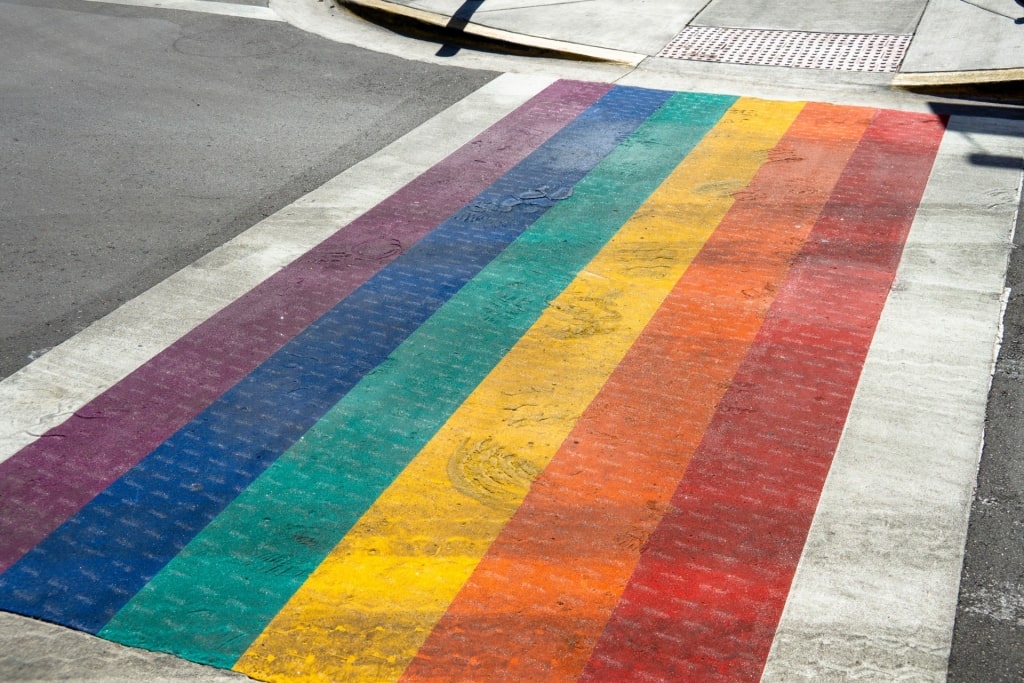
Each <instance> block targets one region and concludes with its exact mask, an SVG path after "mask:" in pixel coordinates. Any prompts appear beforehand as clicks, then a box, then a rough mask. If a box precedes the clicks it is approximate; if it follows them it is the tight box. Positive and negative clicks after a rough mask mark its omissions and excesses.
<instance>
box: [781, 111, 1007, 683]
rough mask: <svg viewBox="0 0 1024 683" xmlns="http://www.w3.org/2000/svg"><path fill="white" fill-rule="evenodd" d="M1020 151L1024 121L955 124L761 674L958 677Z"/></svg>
mask: <svg viewBox="0 0 1024 683" xmlns="http://www.w3.org/2000/svg"><path fill="white" fill-rule="evenodd" d="M1022 155H1024V122H1020V121H1005V120H996V119H987V120H986V119H974V118H960V117H953V118H952V119H951V121H950V123H949V126H948V130H947V132H946V135H945V138H944V139H943V142H942V146H941V147H940V149H939V154H938V157H937V159H936V162H935V168H934V171H933V173H932V176H931V180H930V181H929V184H928V188H927V190H926V191H925V195H924V198H923V199H922V203H921V209H920V210H919V211H918V215H917V218H916V219H915V221H914V225H913V227H912V229H911V232H910V237H909V238H908V240H907V246H906V251H905V254H904V258H903V262H902V263H901V265H900V268H899V270H898V272H897V276H896V287H895V288H894V291H893V293H892V295H891V296H890V297H889V301H888V303H887V304H886V309H885V311H884V312H883V315H882V318H881V320H880V322H879V324H878V329H877V330H876V332H875V337H874V340H873V342H872V347H871V350H870V351H869V353H868V357H867V361H866V363H865V366H864V372H863V375H862V377H861V382H860V386H859V387H858V389H857V394H856V396H855V397H854V400H853V404H852V406H851V408H850V417H849V420H848V421H847V425H846V432H845V434H844V436H843V440H842V442H841V443H840V445H839V448H838V450H837V451H836V455H835V460H834V462H833V464H832V470H831V472H830V473H829V477H828V480H827V482H826V484H825V488H824V490H823V491H822V496H821V502H820V504H819V506H818V510H817V513H816V515H815V520H814V524H813V525H812V526H811V530H810V534H809V536H808V539H807V544H806V546H805V548H804V552H803V555H802V557H801V559H800V566H799V569H798V570H797V574H796V578H795V579H794V581H793V586H792V588H791V590H790V594H789V598H788V602H787V604H786V608H785V611H784V613H783V616H782V620H781V622H780V623H779V628H778V632H777V633H776V635H775V642H774V644H773V646H772V653H771V656H770V657H769V659H768V664H767V666H766V668H765V672H764V680H765V681H773V682H774V681H778V682H780V683H781V682H783V681H785V682H786V683H788V682H790V681H820V680H829V679H843V680H855V679H858V678H865V677H871V676H878V673H877V672H894V673H893V675H892V676H891V678H895V677H896V673H895V672H898V673H899V676H900V677H902V679H904V680H922V681H923V680H934V681H944V680H945V679H946V662H947V658H948V655H949V649H950V642H951V640H952V635H953V617H954V614H955V611H956V602H957V584H958V582H959V577H960V569H961V562H962V558H963V548H964V543H965V539H966V535H967V513H968V511H969V509H970V504H971V499H972V496H973V487H974V482H975V481H976V478H977V467H978V455H979V452H980V448H981V443H982V438H983V434H984V417H985V402H986V398H987V395H988V387H989V381H990V377H991V367H992V362H993V346H994V343H995V342H996V341H997V338H996V335H997V332H998V330H999V324H1000V320H1001V318H1002V309H1001V305H1000V299H1001V295H1002V293H1003V274H1004V272H1005V268H1006V262H1007V258H1008V254H1009V250H1010V245H1011V243H1012V238H1011V233H1012V230H1013V226H1014V224H1015V222H1016V220H1015V215H1016V212H1017V207H1018V203H1019V199H1020V194H1019V190H1020V185H1021V168H1020V159H1021V157H1022ZM1007 160H1016V164H1013V163H1010V164H1007V163H1006V162H1007ZM993 161H994V162H996V163H992V162H993ZM1000 161H1001V162H1002V163H999V162H1000ZM951 207H956V208H955V210H954V209H951ZM883 675H884V676H886V677H890V676H889V674H887V673H886V674H883Z"/></svg>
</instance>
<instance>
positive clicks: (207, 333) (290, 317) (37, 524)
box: [0, 82, 608, 569]
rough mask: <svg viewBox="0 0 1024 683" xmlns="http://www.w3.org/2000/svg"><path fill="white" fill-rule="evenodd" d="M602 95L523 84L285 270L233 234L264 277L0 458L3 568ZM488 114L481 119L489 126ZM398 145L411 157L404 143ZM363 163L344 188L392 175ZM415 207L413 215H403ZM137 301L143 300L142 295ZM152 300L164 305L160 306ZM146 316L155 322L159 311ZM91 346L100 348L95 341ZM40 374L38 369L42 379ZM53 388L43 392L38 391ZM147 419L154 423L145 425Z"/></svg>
mask: <svg viewBox="0 0 1024 683" xmlns="http://www.w3.org/2000/svg"><path fill="white" fill-rule="evenodd" d="M527 85H529V84H527ZM503 87H504V89H505V90H506V91H510V92H511V93H512V94H513V96H514V95H515V93H516V92H517V91H520V88H521V87H522V86H520V85H518V84H517V83H515V82H511V83H509V82H505V83H504V84H503ZM607 90H608V86H605V85H601V84H579V83H576V84H574V83H565V82H560V83H557V84H555V85H553V86H549V87H547V88H546V89H544V90H543V91H541V92H540V93H537V94H535V90H534V89H526V90H525V93H524V94H523V95H522V96H520V99H526V98H527V97H528V96H530V95H533V96H534V97H533V99H532V100H531V101H529V102H526V103H524V104H522V106H520V107H518V108H516V109H514V110H513V112H512V113H511V114H509V115H508V116H507V117H505V118H504V120H501V121H499V122H497V123H495V124H494V127H493V128H491V129H490V130H486V131H485V132H483V133H481V134H480V135H479V136H477V137H476V138H475V139H471V140H470V141H469V142H468V143H467V144H466V145H465V146H464V147H463V148H462V149H461V150H455V151H453V154H452V156H451V157H450V158H447V159H443V160H441V161H440V162H439V163H438V164H436V165H435V166H434V167H432V168H429V169H427V170H426V171H425V172H424V173H422V174H421V175H419V176H418V177H416V176H414V177H412V178H410V181H411V182H409V184H408V185H407V186H405V187H402V186H401V185H399V186H398V187H396V188H394V189H395V190H396V192H395V193H394V194H393V195H392V196H390V197H387V196H385V197H384V198H383V201H382V202H381V203H380V204H379V205H377V206H376V207H373V206H372V205H371V206H368V207H367V209H369V211H368V212H367V213H365V214H364V215H362V216H360V217H358V218H356V219H355V220H354V221H353V222H352V223H350V224H349V225H348V226H347V227H346V228H345V229H344V230H341V231H339V232H337V233H336V234H334V235H331V236H329V237H328V238H327V239H326V240H325V241H324V242H322V243H320V244H319V245H317V244H315V243H314V244H310V245H308V247H307V248H308V249H309V251H308V252H307V253H306V254H305V255H304V256H302V257H301V258H299V259H298V260H296V261H294V262H292V263H291V264H281V265H287V267H286V268H284V269H282V270H280V271H278V272H277V273H274V271H275V270H277V267H275V263H274V262H273V260H271V259H270V258H268V256H267V255H266V254H263V253H252V252H255V249H254V247H253V246H252V245H250V244H248V243H245V237H246V236H243V237H242V238H239V240H238V241H239V242H243V243H244V244H245V246H244V247H242V249H241V250H242V251H244V252H245V253H246V254H247V255H251V257H252V258H253V259H255V260H257V261H258V263H249V262H248V260H243V262H244V264H245V267H246V270H255V269H256V268H257V266H262V267H266V268H269V269H270V270H269V271H268V272H267V273H266V274H267V275H269V276H270V277H269V278H268V279H267V280H266V281H265V282H263V283H262V284H259V285H258V286H257V287H256V288H255V289H253V290H251V291H250V292H249V293H248V294H245V295H244V296H242V297H240V298H239V299H238V300H237V301H236V302H235V303H233V304H230V305H228V306H227V307H226V308H224V309H222V310H220V311H219V312H216V314H215V315H214V316H213V317H211V318H210V319H209V320H207V321H206V322H205V323H203V324H201V325H199V326H198V327H197V328H196V329H194V330H192V331H186V332H187V333H186V334H185V336H184V337H182V338H181V339H180V340H178V341H176V342H174V343H172V344H171V345H170V346H169V347H168V348H166V349H165V350H164V351H163V352H162V353H160V354H159V355H157V356H156V357H155V358H153V359H152V360H150V361H149V362H148V363H146V364H144V365H143V366H141V367H140V368H138V369H137V370H135V371H134V372H132V373H131V374H129V375H128V376H127V377H125V378H124V379H123V380H121V381H120V382H118V383H116V384H114V385H113V386H111V387H110V388H109V389H108V390H106V391H105V392H104V393H102V394H101V395H100V396H99V397H97V398H95V399H93V400H92V401H90V402H88V403H85V404H84V405H81V406H72V407H71V410H73V415H72V416H71V418H70V419H69V420H68V421H66V422H65V423H63V424H61V425H59V426H57V427H55V428H52V429H51V430H49V431H48V432H47V433H46V434H45V435H44V436H42V437H41V438H39V439H37V440H35V441H34V442H32V443H30V444H28V445H27V446H25V447H24V448H22V449H21V450H20V451H18V452H17V454H16V456H15V457H11V458H9V459H7V460H5V461H4V462H0V537H2V538H3V539H4V542H3V543H2V544H0V569H4V568H6V567H8V566H10V565H11V564H12V563H14V562H15V561H17V560H18V559H19V558H20V557H21V556H22V555H24V553H26V552H27V551H28V550H29V549H31V548H32V547H33V546H34V545H35V544H37V543H38V542H39V541H40V540H42V539H43V538H44V537H45V536H46V535H47V534H49V533H50V532H52V531H53V530H54V529H56V528H57V527H58V526H60V525H61V524H62V523H64V522H65V521H66V520H67V519H68V518H69V517H70V516H71V515H73V514H74V513H75V512H77V511H78V510H79V509H80V508H81V507H82V506H83V505H85V504H86V503H87V502H88V501H89V500H91V499H92V498H94V497H95V496H96V495H97V494H98V493H99V492H100V491H102V490H103V489H104V488H106V487H107V486H109V485H110V484H111V483H112V482H113V481H114V480H115V479H117V478H118V477H119V476H121V475H122V474H123V473H124V472H125V471H127V470H128V469H129V468H130V467H132V466H133V465H135V464H136V463H137V462H138V461H139V460H141V459H142V458H143V457H144V456H145V455H147V454H148V453H150V452H151V451H152V450H153V449H155V448H156V447H157V446H159V445H160V444H161V443H162V442H163V441H164V440H166V439H167V438H168V437H170V436H171V435H172V434H174V432H175V431H177V430H178V429H180V428H181V427H182V426H184V425H185V424H186V423H187V422H188V421H189V420H192V419H193V418H194V417H195V416H196V415H197V414H198V413H199V412H201V411H202V410H203V409H204V408H206V407H207V405H209V403H210V402H211V401H213V400H214V399H215V398H216V397H217V396H219V395H221V394H222V393H223V392H225V391H226V390H227V389H229V388H230V387H231V386H233V385H234V384H235V383H237V382H238V381H239V380H240V379H242V378H243V377H245V376H246V375H247V374H248V373H249V372H251V371H252V370H253V369H255V368H256V367H257V366H258V365H259V364H260V363H261V362H263V361H264V360H266V358H268V357H269V356H270V354H271V353H273V352H274V351H276V350H277V349H278V348H279V347H280V346H281V345H282V344H283V343H284V342H285V341H287V340H288V339H291V338H292V337H294V336H295V335H296V334H298V332H300V331H301V330H303V329H304V328H305V327H307V326H308V325H309V324H310V323H311V322H312V321H314V320H315V319H316V318H318V317H319V316H321V315H322V314H323V313H324V312H325V311H327V310H328V309H329V308H330V307H331V306H334V305H335V304H336V303H337V302H338V301H339V300H340V299H341V298H343V297H344V296H345V295H346V294H348V293H350V292H351V291H352V290H353V289H355V288H356V287H357V286H359V285H360V284H362V283H363V282H365V280H366V279H368V278H369V277H370V276H372V275H373V274H374V273H375V272H377V271H378V270H379V269H380V268H381V267H383V266H384V265H386V264H387V263H389V262H390V261H391V260H393V259H394V258H395V257H396V256H397V255H398V254H399V253H400V252H401V250H403V249H406V248H408V247H409V246H411V245H412V244H413V243H415V241H416V240H418V239H419V238H420V237H422V235H424V234H425V233H426V232H427V231H429V230H430V229H432V228H433V227H435V226H436V225H437V224H438V223H440V222H441V221H442V220H444V219H445V218H447V217H448V216H450V215H451V214H452V213H454V212H455V211H457V210H458V209H459V208H460V207H461V206H463V205H464V204H465V203H466V202H468V201H470V200H471V199H472V198H473V197H475V196H476V195H477V194H479V193H480V192H481V191H482V190H483V189H484V188H486V186H487V185H489V184H490V183H491V182H493V181H494V180H495V179H497V178H498V177H500V176H501V175H502V174H503V173H505V172H506V171H508V170H509V169H510V168H512V167H513V166H514V165H515V164H516V163H519V162H520V161H521V160H522V159H523V158H524V157H525V156H526V155H527V154H528V153H529V152H530V151H532V150H533V149H535V148H536V147H537V146H538V145H539V144H540V143H541V142H543V141H544V140H546V139H547V138H548V137H550V135H552V134H553V133H554V132H555V131H557V130H559V129H560V128H561V127H562V126H563V125H564V124H565V123H567V122H568V121H570V120H571V119H572V118H573V117H575V116H576V115H577V114H579V112H581V111H582V110H583V109H584V108H585V107H586V106H589V105H590V104H591V103H593V102H594V101H595V100H596V99H597V98H598V97H599V96H600V95H602V94H604V93H605V92H607ZM520 92H521V91H520ZM515 102H516V100H513V103H515ZM467 104H468V105H470V106H474V107H477V108H479V109H480V110H483V111H484V112H485V113H486V112H487V109H488V103H487V102H476V101H474V100H473V99H470V100H468V101H467ZM475 111H476V110H474V113H475ZM502 111H503V113H504V110H502ZM453 115H458V117H459V121H460V124H464V125H471V124H472V118H471V117H470V116H468V115H466V114H465V113H458V114H456V112H453ZM484 121H485V125H486V124H489V123H490V121H488V120H487V119H484ZM428 134H431V133H428ZM432 137H436V135H432ZM513 141H514V142H515V144H512V142H513ZM416 144H419V145H423V144H424V142H423V141H419V142H418V143H416ZM441 149H444V147H441ZM396 153H398V154H401V155H402V156H403V157H413V156H414V154H413V152H412V151H410V150H406V149H404V147H400V148H399V149H398V150H396ZM384 156H385V158H386V155H384ZM396 165H397V164H396V163H392V164H390V168H388V169H387V171H388V172H389V173H392V174H395V171H394V170H393V168H394V167H395V166H396ZM369 166H370V167H371V170H370V173H369V177H362V179H361V180H354V179H353V180H349V178H351V177H352V176H353V175H355V174H356V173H357V171H358V170H359V169H355V170H354V171H353V172H352V173H350V174H348V175H343V180H342V182H345V181H348V182H363V183H370V182H371V180H372V181H373V182H374V183H384V182H385V179H384V178H383V174H384V171H385V169H382V168H380V164H379V162H376V163H373V164H369ZM355 177H356V178H358V177H361V176H359V175H355ZM399 177H401V176H399ZM341 191H343V190H342V189H341V188H327V189H326V191H318V192H317V193H313V194H312V195H310V197H309V198H307V199H305V200H303V201H302V202H301V203H302V205H303V206H302V207H299V208H295V209H289V210H286V211H292V212H293V213H294V214H295V215H296V217H295V218H293V219H289V218H288V217H287V216H275V217H272V218H271V219H268V222H269V223H272V224H275V225H276V224H281V223H284V224H285V225H286V226H287V227H286V231H287V232H290V233H294V224H293V222H292V221H299V222H301V224H302V225H303V226H304V228H305V227H307V226H308V225H309V223H310V222H312V221H313V220H315V219H313V218H312V217H311V216H310V215H309V214H311V213H313V212H325V211H326V212H329V214H331V215H334V214H337V215H338V216H339V218H340V217H341V216H343V212H342V211H341V209H342V208H343V207H339V206H338V205H337V204H338V203H339V202H338V198H337V196H336V195H337V194H338V193H339V192H341ZM357 194H358V195H359V196H358V197H356V198H355V200H354V201H358V200H359V199H360V198H361V196H362V195H364V194H368V193H367V192H366V191H364V190H360V191H358V192H357ZM410 205H414V206H416V208H417V211H415V212H409V211H408V210H407V209H408V207H409V206H410ZM320 220H321V221H322V220H323V219H322V218H321V219H320ZM265 239H267V240H273V241H274V242H275V243H277V244H280V243H282V242H284V241H285V240H286V239H287V237H286V235H282V234H275V235H271V236H268V237H267V238H265ZM275 248H276V249H279V248H278V247H275ZM232 249H235V247H233V246H232V245H230V244H229V245H228V246H227V247H226V248H225V251H226V252H227V254H226V255H224V256H221V257H220V258H221V259H222V260H226V259H229V258H232V257H235V258H237V256H236V255H235V251H232ZM236 251H237V249H236ZM214 256H215V258H216V257H217V256H218V255H217V254H215V255H214ZM278 267H279V266H278ZM198 270H200V271H202V274H200V275H194V276H193V278H194V279H199V280H201V281H200V282H198V283H191V284H188V285H187V286H185V287H182V289H185V290H187V291H192V290H194V289H196V288H200V287H209V286H211V284H216V283H215V282H214V283H211V282H210V281H209V279H210V278H209V276H208V275H206V273H209V272H210V271H212V270H214V268H212V267H209V266H203V265H201V266H200V267H199V268H198ZM188 274H189V272H186V273H185V275H186V276H187V275H188ZM227 276H229V277H230V276H231V274H230V273H229V274H228V275H227ZM178 277H180V276H178ZM312 285H315V286H312ZM141 298H142V299H144V300H145V299H148V295H144V296H143V297H141ZM150 305H151V306H154V307H160V306H165V305H166V303H165V302H161V301H152V302H151V303H150ZM144 319H145V321H146V322H147V324H148V323H149V322H150V320H151V316H148V317H145V318H144ZM120 324H122V325H126V326H127V325H128V323H127V322H122V323H120ZM136 324H141V322H137V323H136ZM73 344H74V340H73V341H72V343H71V344H70V345H73ZM89 349H94V347H93V346H91V345H90V344H89V343H88V342H87V343H86V350H89ZM62 351H64V350H62ZM98 351H102V349H98ZM65 352H66V351H65ZM111 353H112V354H113V352H111ZM196 368H201V369H202V370H201V372H202V376H201V380H200V381H196V377H195V373H196ZM46 382H47V377H46V376H45V375H44V377H42V378H41V380H40V381H39V382H38V384H40V385H43V384H45V383H46ZM49 391H51V390H50V389H44V388H43V387H42V386H40V388H39V389H36V390H35V391H34V392H33V393H36V394H40V393H42V394H46V393H49ZM33 402H35V401H33ZM61 403H62V404H63V401H62V402H61ZM140 423H144V424H145V425H146V428H145V429H138V428H137V426H138V425H139V424H140Z"/></svg>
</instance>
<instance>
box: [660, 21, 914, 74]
mask: <svg viewBox="0 0 1024 683" xmlns="http://www.w3.org/2000/svg"><path fill="white" fill-rule="evenodd" d="M910 38H911V36H905V35H873V34H865V33H809V32H806V31H766V30H760V29H746V28H717V27H713V26H688V27H686V28H684V29H683V30H682V32H680V33H679V35H677V36H676V37H675V38H673V39H672V42H671V43H669V44H668V45H666V46H665V49H663V50H662V51H661V52H659V53H658V56H659V57H669V58H671V59H690V60H694V61H700V62H727V63H730V64H756V65H760V66H788V67H794V68H798V69H835V70H839V71H876V72H885V71H896V70H897V69H899V66H900V62H902V61H903V56H904V55H905V54H906V52H907V48H908V47H909V46H910Z"/></svg>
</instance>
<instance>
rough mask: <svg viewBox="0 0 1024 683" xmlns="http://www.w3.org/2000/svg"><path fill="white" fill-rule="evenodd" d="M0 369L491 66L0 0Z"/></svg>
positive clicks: (214, 23)
mask: <svg viewBox="0 0 1024 683" xmlns="http://www.w3.org/2000/svg"><path fill="white" fill-rule="evenodd" d="M0 64H3V67H2V68H0V92H2V93H3V96H2V98H0V178H3V182H2V184H0V273H3V277H2V278H0V377H6V376H8V375H10V374H11V373H13V372H15V371H16V370H18V369H19V368H21V367H23V366H24V365H26V364H28V363H29V362H30V361H31V360H32V359H33V358H35V357H37V356H38V355H40V354H41V353H43V352H45V351H46V350H47V349H49V348H51V347H53V346H55V345H56V344H59V343H60V342H61V341H63V340H64V339H66V338H68V337H70V336H72V335H73V334H75V333H77V332H78V331H80V330H82V329H83V328H85V327H86V326H88V325H89V324H90V323H91V322H93V321H94V320H96V319H98V318H100V317H102V316H103V315H105V314H106V313H108V312H110V311H111V310H113V309H115V308H117V307H118V306H119V305H120V304H122V303H124V302H125V301H127V300H129V299H131V298H133V297H135V296H136V295H138V294H139V293H141V292H143V291H145V290H147V289H148V288H150V287H152V286H153V285H155V284H156V283H158V282H160V281H162V280H163V279H164V278H166V277H167V276H168V275H170V274H171V273H174V272H176V271H177V270H179V269H180V268H182V267H183V266H185V265H187V264H188V263H191V262H192V261H194V260H195V259H196V258H198V257H199V256H201V255H202V254H204V253H206V252H208V251H209V250H211V249H213V248H214V247H216V246H218V245H220V244H222V243H223V242H224V241H226V240H228V239H230V238H231V237H233V236H234V235H236V234H238V233H239V232H241V231H243V230H245V229H246V228H248V227H250V226H252V225H253V224H254V223H256V222H258V221H259V220H260V219H262V218H263V217H265V216H267V215H269V214H271V213H273V212H274V211H275V210H277V209H279V208H281V207H282V206H286V205H287V204H289V203H291V202H292V201H294V200H295V199H296V198H298V197H300V196H302V195H303V194H305V193H306V192H308V191H310V190H312V189H314V188H316V187H318V186H319V185H321V184H322V183H324V182H325V181H326V180H328V179H329V178H332V177H334V176H335V175H337V174H338V173H340V172H341V171H343V170H344V169H345V168H347V167H349V166H351V165H352V164H354V163H356V162H357V161H359V160H361V159H363V158H365V157H367V156H369V155H371V154H372V153H373V152H375V151H377V150H378V149H380V148H381V147H383V146H384V145H386V144H388V143H389V142H391V141H392V140H394V139H395V138H397V137H399V136H400V135H402V134H403V133H405V132H407V131H408V130H410V129H412V128H413V127H415V126H416V125H418V124H419V123H421V122H422V121H424V120H426V119H428V118H430V117H431V116H433V115H434V114H436V113H437V112H439V111H441V110H442V109H444V108H445V107H447V106H449V105H450V104H452V103H453V102H456V101H458V100H459V99H461V98H462V97H463V96H465V95H466V94H468V93H469V92H471V91H473V90H475V89H476V88H478V87H479V86H480V85H481V84H483V83H484V82H486V81H487V80H489V79H490V78H492V76H493V74H491V73H487V72H482V71H468V70H464V69H455V68H443V67H437V66H432V65H428V64H423V63H420V62H411V61H405V60H402V59H399V58H397V57H391V56H387V55H382V54H380V53H374V52H368V51H366V50H361V49H358V48H354V47H349V46H345V45H341V44H338V43H334V42H331V41H328V40H325V39H323V38H319V37H317V36H314V35H311V34H308V33H305V32H303V31H300V30H298V29H296V28H293V27H292V26H290V25H288V24H285V23H283V22H276V21H264V20H258V19H245V18H238V17H230V16H216V15H212V14H200V13H195V12H182V11H169V10H158V9H149V8H142V7H129V6H121V5H112V4H101V3H94V2H85V1H82V0H28V1H24V2H22V1H18V2H0Z"/></svg>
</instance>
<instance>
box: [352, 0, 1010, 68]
mask: <svg viewBox="0 0 1024 683" xmlns="http://www.w3.org/2000/svg"><path fill="white" fill-rule="evenodd" d="M341 3H342V5H344V6H345V7H347V8H349V9H351V10H353V11H355V12H356V13H359V14H361V15H363V16H365V17H367V18H370V19H371V20H373V21H376V22H378V23H382V24H385V25H389V26H393V27H395V28H396V29H398V30H407V31H413V32H416V33H419V34H427V35H431V36H433V37H435V38H436V39H439V40H445V39H449V40H451V41H452V42H453V43H454V44H460V43H466V42H469V43H472V44H481V43H482V44H483V45H484V46H493V47H496V49H499V50H500V49H502V48H503V47H504V48H505V49H509V48H511V47H515V48H520V49H531V50H536V51H538V52H540V53H542V54H556V55H561V56H568V57H572V58H577V59H592V60H608V61H614V62H625V63H628V64H639V63H640V62H642V61H644V60H648V59H674V60H687V61H691V62H692V61H702V62H717V63H725V64H745V65H752V66H790V67H797V68H805V69H819V70H821V72H822V77H823V79H826V80H827V79H828V78H829V74H830V73H831V74H834V73H835V72H836V71H837V70H846V71H870V72H876V73H877V72H881V73H889V74H891V82H892V83H893V84H894V85H902V86H914V85H938V84H963V83H984V82H993V81H995V82H1000V81H1002V82H1005V81H1015V80H1021V79H1024V19H1022V17H1024V8H1022V7H1021V6H1020V4H1018V3H1017V2H1016V0H977V1H974V0H970V1H968V0H930V1H929V0H892V1H890V0H886V1H877V0H876V1H875V2H859V1H857V0H839V1H838V2H828V3H822V2H786V3H773V2H767V1H765V0H761V1H759V2H744V1H741V0H713V1H712V2H710V3H707V2H705V1H704V0H648V1H646V2H642V3H623V2H620V1H619V0H580V1H578V2H559V1H555V0H532V1H529V2H523V1H522V0H486V1H485V0H465V1H464V2H461V3H460V2H458V1H457V0H454V1H453V0H341Z"/></svg>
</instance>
